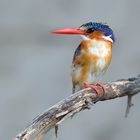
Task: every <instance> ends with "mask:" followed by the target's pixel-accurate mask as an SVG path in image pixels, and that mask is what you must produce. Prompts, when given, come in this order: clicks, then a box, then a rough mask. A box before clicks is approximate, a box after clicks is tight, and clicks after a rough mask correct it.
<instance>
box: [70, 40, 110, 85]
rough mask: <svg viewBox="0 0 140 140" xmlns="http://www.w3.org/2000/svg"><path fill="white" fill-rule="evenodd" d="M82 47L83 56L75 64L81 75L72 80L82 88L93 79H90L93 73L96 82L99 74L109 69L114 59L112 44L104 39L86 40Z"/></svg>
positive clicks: (78, 57) (77, 58)
mask: <svg viewBox="0 0 140 140" xmlns="http://www.w3.org/2000/svg"><path fill="white" fill-rule="evenodd" d="M80 47H81V54H80V55H79V56H77V57H76V58H75V60H74V63H73V65H74V66H73V67H75V68H76V67H80V74H79V76H78V77H76V76H73V77H72V79H73V83H75V84H79V85H80V86H81V87H82V86H83V83H84V82H88V79H89V78H92V77H89V76H90V73H93V76H94V77H93V80H94V79H95V78H96V75H97V73H99V72H102V71H103V70H105V69H107V68H108V66H109V64H110V61H111V57H112V53H111V49H112V43H111V42H109V41H105V40H103V39H102V40H98V39H94V40H92V41H91V40H84V41H82V42H81V44H80ZM75 71H76V69H75ZM75 71H73V73H74V72H75ZM75 77H76V78H75ZM93 82H94V81H93Z"/></svg>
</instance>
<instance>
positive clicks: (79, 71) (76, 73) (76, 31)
mask: <svg viewBox="0 0 140 140" xmlns="http://www.w3.org/2000/svg"><path fill="white" fill-rule="evenodd" d="M52 33H53V34H67V35H80V36H81V37H82V41H81V43H80V44H79V46H78V47H77V49H76V50H75V53H74V56H73V61H72V68H71V76H72V84H73V90H72V92H73V93H75V92H77V91H79V90H81V89H83V88H91V89H93V90H95V92H96V93H97V94H101V92H100V90H99V88H98V87H100V88H101V89H102V90H103V92H104V93H107V91H106V88H105V87H104V85H103V84H102V83H101V82H100V80H101V78H102V77H103V75H104V73H105V72H106V70H107V69H108V67H109V65H110V62H111V59H112V47H113V44H114V42H115V37H114V33H113V30H112V29H111V28H110V26H109V25H107V24H106V23H102V22H88V23H85V24H82V25H81V26H80V27H76V28H65V29H58V30H54V31H52Z"/></svg>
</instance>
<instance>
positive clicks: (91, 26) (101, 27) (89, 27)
mask: <svg viewBox="0 0 140 140" xmlns="http://www.w3.org/2000/svg"><path fill="white" fill-rule="evenodd" d="M80 28H81V29H84V30H85V31H86V32H87V33H90V32H93V31H95V30H97V31H102V32H104V35H105V36H110V38H111V39H112V40H113V41H115V37H114V34H113V30H112V29H111V28H110V27H109V26H108V25H107V24H105V23H101V22H99V23H98V22H88V23H86V24H83V25H81V26H80Z"/></svg>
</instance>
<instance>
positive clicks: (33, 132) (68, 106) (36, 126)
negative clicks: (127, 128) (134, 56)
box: [14, 76, 140, 140]
mask: <svg viewBox="0 0 140 140" xmlns="http://www.w3.org/2000/svg"><path fill="white" fill-rule="evenodd" d="M105 87H106V89H107V92H108V93H107V94H103V92H102V90H101V89H100V91H101V93H102V94H101V95H97V94H96V93H95V92H94V91H93V90H91V89H89V88H87V89H83V90H81V91H79V92H77V93H75V94H73V95H71V96H69V97H68V98H66V99H64V100H62V101H60V102H59V103H57V104H56V105H54V106H52V107H51V108H49V109H48V110H46V111H44V112H43V113H42V114H40V115H38V116H37V117H36V118H35V119H34V120H33V121H32V122H31V124H30V125H29V126H28V127H27V128H26V129H25V130H24V131H22V132H21V133H19V134H18V135H17V136H16V138H15V139H14V140H29V139H30V138H31V137H32V138H34V139H35V140H41V138H42V137H43V136H44V135H45V134H46V132H47V131H48V130H50V129H51V128H54V127H55V128H56V131H55V132H56V134H57V129H58V125H59V124H60V123H61V122H62V121H64V120H65V119H67V118H69V117H72V116H73V115H75V114H76V113H78V112H80V111H82V110H85V109H89V108H90V107H91V105H92V104H95V103H96V102H98V101H105V100H110V99H114V98H117V97H123V96H128V106H127V111H126V115H127V114H128V112H129V109H130V107H131V106H132V103H131V97H132V96H134V95H136V94H137V93H139V92H140V76H137V77H133V78H129V79H123V80H118V81H116V82H111V83H107V84H105Z"/></svg>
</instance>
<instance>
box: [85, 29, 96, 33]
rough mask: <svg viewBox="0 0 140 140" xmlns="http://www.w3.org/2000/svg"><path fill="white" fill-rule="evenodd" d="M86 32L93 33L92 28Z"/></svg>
mask: <svg viewBox="0 0 140 140" xmlns="http://www.w3.org/2000/svg"><path fill="white" fill-rule="evenodd" d="M86 32H87V33H92V32H94V29H93V28H89V29H88V30H87V31H86Z"/></svg>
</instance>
